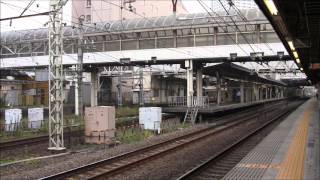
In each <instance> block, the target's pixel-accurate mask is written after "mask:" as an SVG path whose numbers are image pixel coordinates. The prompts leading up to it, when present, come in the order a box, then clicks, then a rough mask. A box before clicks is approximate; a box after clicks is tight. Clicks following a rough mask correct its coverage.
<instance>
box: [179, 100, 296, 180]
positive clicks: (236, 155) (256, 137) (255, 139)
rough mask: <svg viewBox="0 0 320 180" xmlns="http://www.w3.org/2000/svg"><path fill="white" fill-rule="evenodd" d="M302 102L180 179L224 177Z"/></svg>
mask: <svg viewBox="0 0 320 180" xmlns="http://www.w3.org/2000/svg"><path fill="white" fill-rule="evenodd" d="M300 104H301V103H295V104H293V105H291V107H288V108H286V110H285V111H283V112H281V113H278V114H276V115H274V116H272V118H271V119H270V120H269V121H267V122H265V123H264V124H262V125H261V126H259V127H257V128H256V129H254V130H252V131H249V132H248V133H247V134H246V135H245V136H243V137H241V138H239V139H238V140H237V141H235V142H233V143H232V144H230V145H229V146H226V147H225V148H224V149H221V150H220V151H219V152H217V153H216V154H215V155H213V156H212V157H211V158H209V159H208V160H206V161H204V162H202V163H201V164H199V165H198V166H196V167H194V168H193V169H191V170H189V171H187V172H186V173H185V174H183V175H182V176H180V177H179V178H178V180H189V179H192V180H205V179H212V180H215V179H222V178H223V177H224V176H225V175H226V174H227V173H228V172H229V171H230V170H231V169H232V168H233V167H234V166H235V165H237V164H238V163H239V162H240V161H241V159H242V158H243V157H245V156H246V155H247V154H248V153H249V152H250V151H251V150H252V149H253V148H254V147H255V146H256V145H257V144H258V143H259V142H260V141H261V140H262V139H263V138H264V137H265V136H266V135H268V134H269V132H270V131H271V130H272V129H273V128H274V127H276V125H278V124H279V123H280V122H281V121H278V120H280V119H283V117H285V116H286V115H288V114H289V113H290V112H292V111H293V110H294V109H296V108H297V107H298V106H299V105H300Z"/></svg>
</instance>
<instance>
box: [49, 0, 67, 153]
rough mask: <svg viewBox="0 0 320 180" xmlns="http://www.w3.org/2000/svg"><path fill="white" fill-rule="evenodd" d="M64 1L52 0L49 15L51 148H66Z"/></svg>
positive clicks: (57, 149) (56, 149)
mask: <svg viewBox="0 0 320 180" xmlns="http://www.w3.org/2000/svg"><path fill="white" fill-rule="evenodd" d="M63 5H64V1H61V0H50V12H51V13H50V15H49V18H50V19H49V28H48V31H49V34H48V36H49V148H48V149H49V150H55V151H59V150H64V149H65V147H64V141H63V97H64V96H63V79H64V77H63V65H62V53H63V37H62V36H63V30H62V17H63V15H62V7H63Z"/></svg>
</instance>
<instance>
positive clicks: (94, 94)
mask: <svg viewBox="0 0 320 180" xmlns="http://www.w3.org/2000/svg"><path fill="white" fill-rule="evenodd" d="M97 74H98V73H97V72H91V107H94V106H97V105H98V86H99V85H98V75H97Z"/></svg>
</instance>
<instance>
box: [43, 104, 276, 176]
mask: <svg viewBox="0 0 320 180" xmlns="http://www.w3.org/2000/svg"><path fill="white" fill-rule="evenodd" d="M277 107H278V106H272V105H270V107H268V108H265V109H264V110H263V111H264V112H265V113H270V112H274V111H278V109H277ZM260 114H261V111H257V110H256V109H255V110H251V111H246V112H242V113H240V114H238V115H229V116H228V118H226V117H222V118H221V119H224V120H221V121H218V122H217V124H215V125H211V126H209V127H207V128H205V129H201V130H200V131H196V132H193V133H189V134H186V135H183V136H180V137H177V138H173V139H170V140H167V141H164V142H161V143H158V144H154V145H149V146H147V147H143V148H140V149H137V150H134V151H130V152H126V153H123V154H120V155H117V156H114V157H111V158H107V159H103V160H100V161H98V162H94V163H91V164H88V165H85V166H81V167H78V168H75V169H71V170H68V171H65V172H61V173H58V174H55V175H52V176H48V177H44V178H43V179H105V178H108V177H111V176H113V175H115V174H119V173H121V172H125V171H126V170H128V169H130V168H133V167H136V166H137V165H140V164H143V163H145V162H147V161H150V160H154V159H157V158H159V157H162V156H163V155H165V154H169V153H171V152H174V151H176V150H179V149H182V148H184V147H186V146H188V145H190V144H192V143H195V142H198V141H200V140H203V139H206V138H209V137H212V136H214V135H216V134H219V133H223V132H224V131H225V130H228V129H230V128H235V127H237V126H241V125H246V123H248V122H249V121H253V120H255V119H256V118H258V117H259V116H260ZM244 122H245V123H244ZM251 123H252V122H251Z"/></svg>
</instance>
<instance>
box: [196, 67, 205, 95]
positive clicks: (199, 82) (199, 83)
mask: <svg viewBox="0 0 320 180" xmlns="http://www.w3.org/2000/svg"><path fill="white" fill-rule="evenodd" d="M202 74H203V73H202V69H201V68H199V69H197V80H196V82H197V97H202V96H203V90H202V88H203V81H202Z"/></svg>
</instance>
